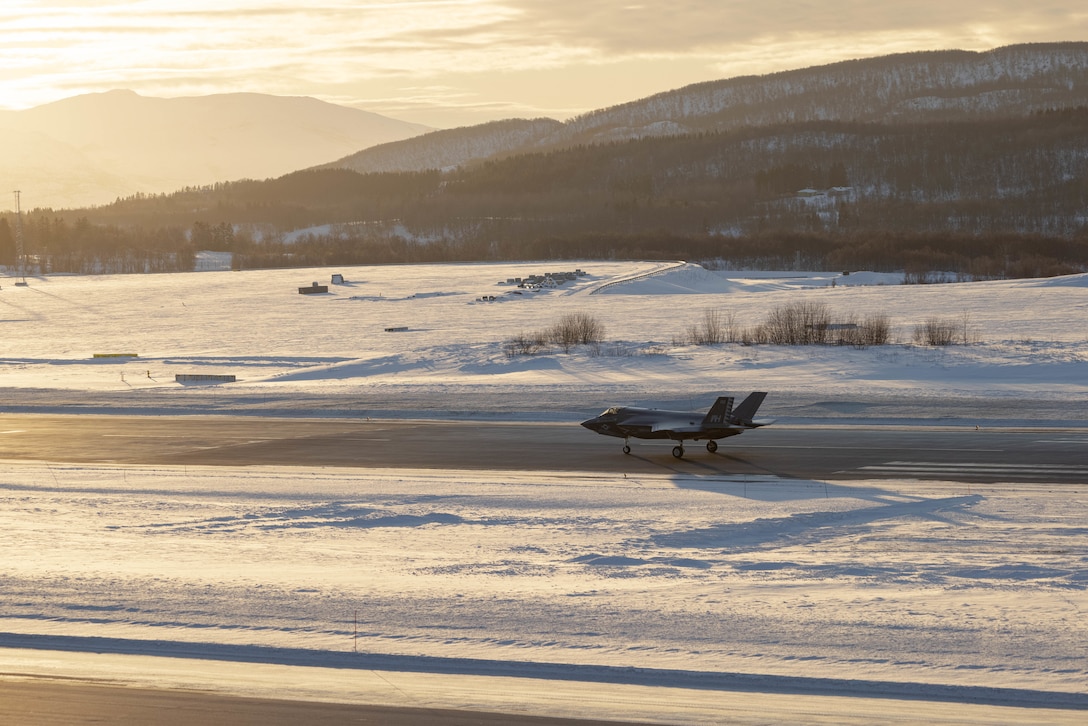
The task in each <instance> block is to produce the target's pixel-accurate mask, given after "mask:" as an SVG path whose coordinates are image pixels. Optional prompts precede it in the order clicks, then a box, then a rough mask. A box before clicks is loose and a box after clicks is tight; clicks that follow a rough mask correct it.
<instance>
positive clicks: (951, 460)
mask: <svg viewBox="0 0 1088 726" xmlns="http://www.w3.org/2000/svg"><path fill="white" fill-rule="evenodd" d="M622 445H623V440H622V439H618V438H611V437H605V436H599V435H596V434H594V433H592V432H590V431H587V430H586V429H584V428H582V427H580V426H579V425H578V424H577V423H576V422H571V423H551V422H546V423H545V422H541V423H533V422H488V421H414V420H374V421H367V420H359V419H269V418H257V417H155V416H80V415H74V416H53V415H29V414H28V415H10V414H9V415H5V416H3V417H2V418H0V459H6V460H34V461H47V462H57V463H68V464H80V463H84V464H91V463H96V464H136V465H189V466H197V465H202V466H305V467H314V466H328V467H366V468H423V469H460V470H515V471H540V472H548V471H588V472H605V473H607V472H613V473H621V472H622V473H628V474H630V473H638V474H646V473H657V474H678V475H679V474H682V475H686V476H775V477H783V478H796V479H816V480H827V479H831V480H834V479H928V480H950V481H968V482H997V481H1025V482H1034V483H1054V484H1071V483H1081V484H1083V483H1085V482H1088V459H1086V457H1085V456H1084V453H1083V452H1084V451H1086V450H1088V429H1078V428H1072V429H1046V428H1021V429H992V428H990V429H987V428H983V429H975V428H973V427H917V426H911V427H907V426H903V427H897V426H861V425H854V426H792V427H791V426H769V427H765V428H761V429H758V430H755V431H748V432H746V433H744V434H743V435H741V436H734V437H731V438H728V439H724V440H722V442H721V446H720V448H719V449H718V451H717V452H716V453H714V454H711V453H710V452H708V451H707V450H706V449H705V448H704V447H703V445H702V444H701V443H699V442H690V441H689V442H687V444H686V446H685V455H684V457H683V458H682V459H677V458H675V457H674V456H673V455H672V454H671V450H672V442H668V441H639V440H632V448H633V451H632V453H631V454H630V455H624V454H623V453H622V451H621V447H622Z"/></svg>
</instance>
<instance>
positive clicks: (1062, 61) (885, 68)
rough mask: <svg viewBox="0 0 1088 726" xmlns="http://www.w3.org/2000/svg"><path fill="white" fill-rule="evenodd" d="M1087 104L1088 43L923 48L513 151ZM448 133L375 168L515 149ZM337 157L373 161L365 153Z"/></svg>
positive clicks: (387, 154) (692, 95)
mask: <svg viewBox="0 0 1088 726" xmlns="http://www.w3.org/2000/svg"><path fill="white" fill-rule="evenodd" d="M1086 105H1088V43H1053V44H1031V45H1015V46H1007V47H1004V48H996V49H994V50H991V51H988V52H982V53H976V52H969V51H933V52H919V53H908V54H899V55H891V56H885V57H879V58H870V59H864V60H854V61H847V62H842V63H835V64H831V65H826V66H817V67H813V68H805V69H799V70H793V71H785V72H781V73H774V74H770V75H766V76H749V77H741V78H731V79H724V80H720V81H710V82H706V83H699V84H695V85H692V86H686V87H684V88H680V89H676V90H672V91H667V92H664V93H660V94H656V95H654V96H650V97H649V98H644V99H640V100H636V101H631V102H630V103H625V104H622V105H619V106H613V107H611V108H605V109H600V110H597V111H592V112H590V113H587V114H583V115H582V116H579V117H576V118H574V119H571V120H569V121H567V122H566V123H563V124H561V125H559V124H555V125H553V126H548V125H543V126H540V127H539V128H537V129H536V130H535V131H536V132H535V134H533V135H532V136H531V137H529V138H525V139H523V140H522V143H521V146H520V149H518V150H519V151H521V152H523V153H524V152H532V151H537V150H540V149H549V148H563V147H570V146H574V145H577V144H586V143H606V142H612V141H622V140H626V139H637V138H644V137H652V136H678V135H684V134H690V133H698V132H703V131H728V130H730V129H736V128H741V127H765V126H775V125H780V124H793V123H801V122H808V121H851V122H863V123H865V122H876V123H881V122H892V121H897V122H910V121H924V120H928V121H932V120H955V119H972V118H986V117H1000V116H1017V117H1020V116H1026V115H1029V114H1032V113H1036V112H1039V111H1045V110H1053V109H1062V108H1076V107H1082V106H1086ZM489 132H490V129H489V128H488V127H487V126H481V127H472V128H470V129H462V130H459V134H458V136H457V137H449V139H450V140H449V142H448V143H449V144H450V145H451V146H452V145H455V144H457V143H458V142H457V141H455V140H454V139H455V138H456V139H460V138H463V137H465V136H468V135H471V134H477V135H480V136H483V137H488V136H490V133H489ZM446 138H447V137H443V136H439V135H435V134H430V135H424V136H421V137H419V138H416V139H411V140H407V141H401V142H394V143H391V144H389V145H387V146H386V147H385V148H384V149H383V150H382V152H381V156H380V159H381V161H380V166H378V165H375V166H374V167H373V169H374V170H381V171H392V170H401V171H411V170H420V169H440V168H445V167H447V166H449V165H450V164H449V162H450V160H451V159H454V158H460V159H461V160H460V161H459V162H458V163H462V164H463V163H467V162H469V161H474V160H480V159H485V158H489V157H492V156H493V155H495V154H497V153H509V152H510V151H511V150H512V149H511V147H510V146H509V145H508V144H500V143H497V142H496V143H494V144H493V145H488V144H479V145H478V146H477V147H476V149H475V150H474V153H473V155H472V156H470V157H467V158H466V157H464V156H463V154H461V155H458V154H455V153H453V151H452V149H446V148H444V146H445V144H446V143H447V142H446ZM507 139H508V140H509V137H507ZM461 149H462V150H464V147H463V146H462V147H461ZM364 158H365V155H364ZM336 165H338V166H339V165H342V166H345V167H347V168H357V169H369V168H371V167H369V166H368V165H366V164H364V163H363V159H355V160H349V159H344V160H341V161H340V162H337V163H336Z"/></svg>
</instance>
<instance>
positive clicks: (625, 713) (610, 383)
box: [0, 262, 1088, 723]
mask: <svg viewBox="0 0 1088 726" xmlns="http://www.w3.org/2000/svg"><path fill="white" fill-rule="evenodd" d="M578 267H580V268H582V269H583V270H585V272H586V273H587V274H586V275H584V276H582V277H579V278H578V279H577V281H575V282H572V283H567V284H565V285H562V286H560V287H558V288H556V289H545V290H540V291H537V292H529V291H525V290H519V289H518V288H516V287H515V286H513V285H509V284H506V280H507V279H508V278H513V277H525V276H528V275H530V274H533V273H542V272H547V271H565V270H574V269H575V268H578ZM333 273H340V274H343V275H344V278H345V280H346V282H345V283H344V284H342V285H333V284H329V292H328V293H326V294H316V295H302V294H299V293H298V290H297V288H299V287H302V286H307V285H309V284H310V283H311V282H313V281H315V280H316V281H318V282H319V283H321V284H328V283H329V280H330V277H331V275H332V274H333ZM622 280H631V281H630V282H626V283H623V284H613V283H617V282H620V281H622ZM895 282H896V280H895V279H894V278H890V277H885V276H877V275H871V274H864V273H854V274H852V275H850V276H848V277H842V276H837V275H835V276H832V275H815V274H813V275H801V274H798V273H778V274H769V273H759V274H756V273H734V274H729V273H710V272H707V271H705V270H702V269H701V268H697V267H695V266H692V265H684V264H678V263H646V262H611V263H599V262H585V263H577V264H576V263H534V264H502V265H453V266H434V265H429V266H395V267H368V268H349V269H336V270H283V271H260V272H204V273H194V274H190V275H185V274H182V275H161V276H109V277H53V278H45V279H31V280H29V283H30V284H29V285H28V286H26V287H15V286H13V285H12V284H10V283H9V282H8V281H7V280H0V286H2V289H0V330H3V332H4V335H3V336H2V337H0V393H2V395H3V399H2V400H0V435H14V433H13V431H14V429H15V428H16V427H15V425H14V424H12V423H10V422H13V421H16V419H11V418H10V417H9V423H5V421H4V415H3V414H4V413H5V412H6V413H12V412H31V413H33V412H57V411H104V410H107V411H117V412H134V411H135V412H143V413H148V414H161V413H209V412H211V413H234V412H241V413H246V414H253V415H256V414H262V413H265V414H268V413H271V414H277V415H305V416H314V415H330V416H349V415H355V416H361V415H367V416H381V415H397V416H451V415H454V416H472V417H500V416H501V417H507V418H524V419H540V418H547V419H551V420H558V421H566V420H569V421H571V422H574V421H577V420H579V418H580V417H581V416H582V415H583V414H587V413H595V412H596V411H597V409H599V408H601V407H603V406H604V405H609V404H615V403H643V404H651V405H657V404H662V405H666V404H667V405H672V404H676V403H680V404H684V405H689V404H690V405H691V406H693V407H705V406H707V405H709V403H710V400H711V396H713V395H715V394H717V393H719V392H734V393H737V394H744V393H746V392H747V391H749V390H753V389H759V390H767V391H770V392H771V395H770V396H769V397H768V399H767V403H766V404H765V406H764V409H762V410H761V412H760V413H761V415H764V414H765V415H767V416H769V417H775V418H778V419H779V421H786V422H791V423H794V424H798V423H800V424H803V423H806V422H820V421H825V420H828V419H829V418H830V419H832V420H840V421H842V420H850V421H857V420H865V421H869V422H870V423H873V424H880V423H883V422H884V421H886V420H888V421H902V420H903V419H913V420H918V421H927V420H934V419H940V420H941V422H942V423H952V424H953V425H955V424H956V423H960V422H962V423H967V422H970V423H972V424H973V423H975V422H977V421H985V422H987V423H988V424H989V425H996V424H1000V423H1002V422H1012V423H1015V424H1017V425H1021V424H1024V423H1029V424H1040V425H1045V426H1046V427H1047V428H1064V429H1066V432H1065V433H1057V434H1055V435H1062V436H1068V437H1071V438H1081V439H1083V438H1084V432H1083V428H1085V427H1086V426H1088V414H1086V413H1085V411H1086V409H1088V406H1086V404H1088V325H1086V323H1085V313H1086V312H1088V276H1086V275H1081V276H1073V277H1067V278H1056V279H1052V280H1026V281H1008V282H988V283H971V284H949V285H937V286H902V285H897V284H894V283H895ZM500 283H501V284H500ZM832 283H834V284H832ZM516 292H521V293H522V294H515V293H516ZM492 296H493V297H495V298H496V299H495V300H493V301H492V300H486V299H482V298H487V297H492ZM795 300H816V301H821V302H826V303H827V305H828V306H829V307H830V308H831V310H832V312H833V313H835V314H841V315H843V316H846V315H851V314H857V315H865V314H867V313H870V312H882V313H885V314H887V315H888V317H889V318H890V320H891V322H892V325H893V338H894V339H895V340H896V341H897V342H896V343H895V344H893V345H889V346H882V347H879V348H869V349H862V350H856V349H853V348H837V347H820V348H780V347H773V346H748V347H746V346H740V345H723V346H691V345H686V344H684V343H683V339H684V337H685V332H686V330H687V328H688V327H689V326H690V325H691V324H694V323H698V322H699V321H700V320H701V319H702V316H703V314H704V311H705V310H708V309H711V310H719V311H722V312H723V313H726V314H732V315H734V316H735V320H736V322H737V324H738V325H741V326H750V325H754V324H756V323H758V322H760V321H761V320H762V318H763V316H765V315H766V313H767V312H768V311H770V310H771V309H773V308H775V307H776V306H779V305H781V304H783V303H786V302H792V301H795ZM572 312H586V313H589V314H591V315H593V316H595V317H596V318H597V319H599V320H600V321H601V322H602V323H603V325H604V327H605V338H606V342H605V343H604V344H602V345H601V346H599V348H597V349H593V350H590V349H576V350H573V351H571V352H570V353H564V352H562V351H559V350H552V351H548V352H546V353H542V354H539V355H535V356H517V357H509V356H507V355H506V354H505V353H504V349H503V343H504V341H506V340H508V339H510V338H511V337H513V336H515V335H518V334H519V333H528V332H532V331H535V330H539V329H541V328H544V327H547V326H549V325H551V324H552V323H554V322H555V321H557V320H558V319H559V318H560V317H561V316H562V315H564V314H566V313H572ZM931 317H940V318H943V319H954V320H956V321H959V322H960V323H961V324H963V325H965V326H966V328H967V331H968V337H969V338H970V339H971V340H972V341H974V342H972V344H971V345H968V346H952V347H948V348H941V349H933V348H928V347H920V346H915V345H912V344H910V339H911V332H912V330H913V326H914V325H916V324H917V323H920V322H923V321H924V320H926V319H928V318H931ZM387 328H394V329H396V330H393V331H389V332H387V330H386V329H387ZM95 354H110V355H117V354H136V355H138V357H110V358H95V357H93V356H94V355H95ZM176 374H190V375H191V374H212V375H234V376H236V377H237V381H236V382H233V383H223V384H211V383H205V384H201V383H178V382H176V381H175V379H174V376H175V375H176ZM590 435H591V434H589V433H588V432H587V436H590ZM1084 484H1088V482H1085V483H1084ZM1086 533H1088V486H1083V485H1080V484H1074V485H1069V486H1041V485H1037V484H1021V483H1018V482H1016V481H1009V482H1006V483H1001V484H996V485H985V486H982V487H980V486H978V485H966V484H962V483H955V482H918V481H869V482H833V481H827V482H824V481H785V480H778V479H773V478H766V479H753V478H751V477H748V478H746V479H736V480H734V479H730V478H719V477H713V478H707V477H690V478H683V477H681V478H677V477H668V478H665V477H653V476H647V477H638V478H631V479H627V478H625V477H623V476H622V475H619V474H617V475H616V476H610V475H600V474H589V473H585V474H579V473H572V474H567V475H556V474H554V473H547V472H539V473H529V474H526V473H524V472H520V473H518V472H503V471H495V472H487V473H480V472H457V471H450V472H435V471H407V470H395V471H394V470H390V471H381V470H342V469H341V470H337V469H320V470H317V471H313V470H310V469H306V470H299V469H289V468H255V469H244V470H237V469H216V468H200V469H194V468H192V467H189V468H173V467H108V466H73V465H68V464H64V463H56V464H20V463H12V462H6V463H5V464H4V466H3V468H2V469H0V552H3V553H4V554H3V559H2V561H0V562H2V564H0V673H23V674H46V675H63V676H81V677H82V676H86V677H91V676H94V677H100V678H106V679H116V680H120V681H123V682H132V683H151V684H165V685H171V686H179V687H193V688H210V689H217V690H227V691H230V692H238V693H246V694H251V695H252V694H265V695H267V694H276V695H279V696H283V697H294V698H316V699H331V700H344V701H353V700H359V701H370V702H378V703H391V704H397V705H410V706H454V707H462V708H485V709H489V710H502V711H510V712H527V713H546V714H565V715H582V716H586V717H604V718H628V719H643V720H647V721H663V722H670V723H716V722H720V721H721V720H722V719H723V715H724V714H730V716H732V717H736V718H737V719H738V722H741V723H749V722H750V723H765V722H767V720H768V711H769V710H771V709H773V708H775V709H779V710H778V713H779V714H790V717H791V718H792V720H800V721H802V722H805V721H809V720H815V719H816V718H817V717H819V718H823V719H825V720H827V719H828V718H830V720H832V721H835V722H840V723H871V722H873V721H876V720H883V721H886V722H891V721H895V720H900V721H903V722H911V721H921V720H927V721H929V722H939V721H955V720H959V721H962V722H967V721H969V722H973V723H1011V722H1017V723H1029V722H1038V723H1058V722H1067V723H1079V722H1080V721H1081V719H1082V718H1083V714H1084V709H1086V708H1088V666H1086V665H1085V664H1086V662H1088V660H1086V656H1088V650H1086V645H1085V644H1086V643H1088V624H1086V623H1085V615H1086V613H1088V594H1086V587H1088V538H1086V536H1085V535H1086ZM752 692H756V693H757V694H758V695H752ZM767 693H772V694H775V695H774V696H773V697H771V696H767V695H765V694H767ZM811 694H825V695H822V696H820V697H819V698H816V699H813V698H811V697H810V695H811ZM826 694H837V696H835V697H832V696H829V695H826ZM839 696H849V697H850V698H839ZM927 701H932V702H927ZM1041 706H1051V707H1052V708H1042V707H1041ZM1054 709H1076V710H1064V711H1062V710H1054ZM770 720H772V721H773V720H775V719H774V718H771V719H770Z"/></svg>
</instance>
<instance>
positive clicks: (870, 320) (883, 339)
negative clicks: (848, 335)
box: [859, 313, 892, 345]
mask: <svg viewBox="0 0 1088 726" xmlns="http://www.w3.org/2000/svg"><path fill="white" fill-rule="evenodd" d="M859 330H860V332H861V345H887V344H888V340H889V339H890V338H891V335H892V324H891V321H890V320H889V319H888V316H887V314H885V313H872V314H870V315H868V316H866V318H865V320H863V321H862V323H861V325H860V326H859Z"/></svg>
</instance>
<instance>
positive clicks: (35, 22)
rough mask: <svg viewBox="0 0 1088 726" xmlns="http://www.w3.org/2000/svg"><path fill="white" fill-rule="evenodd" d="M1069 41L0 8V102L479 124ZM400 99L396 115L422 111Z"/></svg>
mask: <svg viewBox="0 0 1088 726" xmlns="http://www.w3.org/2000/svg"><path fill="white" fill-rule="evenodd" d="M1086 35H1088V13H1086V12H1085V11H1083V10H1081V8H1080V7H1079V5H1078V4H1074V3H1071V2H1065V3H1062V2H1055V1H1054V0H1042V4H1038V3H1036V4H1023V3H1022V0H1017V1H1016V2H1014V1H1013V0H998V2H996V3H995V2H990V1H988V2H985V3H983V2H978V1H977V0H976V1H972V0H964V2H961V3H948V2H947V1H946V0H941V1H940V2H938V1H937V0H915V1H913V2H906V1H905V0H904V1H900V2H887V3H873V2H872V1H871V0H866V1H865V2H862V1H861V0H840V1H839V2H835V3H829V2H826V1H823V0H763V1H762V2H759V3H755V2H750V1H745V2H742V1H741V0H675V1H674V2H670V3H661V2H648V1H646V0H590V1H588V2H587V0H386V1H385V2H380V1H379V2H351V1H349V0H315V1H314V2H307V3H299V2H297V0H295V1H292V2H288V1H287V0H215V1H214V2H212V1H210V0H102V1H99V0H87V1H85V2H79V1H69V2H60V1H57V0H52V1H50V0H41V1H36V0H5V2H4V3H3V4H2V6H0V37H3V38H4V43H3V44H0V104H5V103H6V104H9V105H11V106H14V107H26V106H30V105H35V104H37V103H43V102H46V101H50V100H56V99H57V98H60V97H62V96H66V95H73V94H74V93H81V92H90V91H101V90H107V89H110V88H132V89H134V90H137V91H139V92H141V93H145V94H149V95H164V96H170V95H192V94H203V93H210V92H216V91H238V90H247V91H256V92H264V93H279V94H285V95H286V94H290V95H316V96H319V97H325V98H330V99H331V98H347V97H354V98H368V97H370V98H388V99H393V98H395V96H396V95H397V94H398V93H399V92H401V91H404V89H408V88H420V87H435V88H437V87H442V88H447V89H450V90H449V91H448V93H443V94H436V95H435V96H434V97H433V103H434V104H441V103H443V99H445V101H446V102H452V103H453V106H454V107H455V108H470V107H471V108H474V109H476V110H477V112H478V113H479V114H481V115H487V114H497V113H500V112H501V111H502V110H510V109H520V110H523V111H525V112H526V113H525V114H524V115H531V114H532V112H533V111H541V112H544V113H548V112H549V111H550V110H554V111H556V112H557V113H561V114H566V115H569V113H567V111H569V112H573V113H577V112H581V111H585V110H589V109H590V108H593V107H596V106H600V105H607V104H610V103H615V102H618V101H622V100H630V99H632V98H635V97H637V95H627V96H625V97H620V98H617V97H616V96H617V95H618V94H619V93H624V94H628V93H630V94H642V93H643V92H644V91H645V92H646V93H652V92H655V91H661V90H667V89H669V88H676V87H679V86H682V85H685V84H686V83H691V82H695V81H700V80H708V79H710V78H716V77H728V76H732V75H742V74H752V73H767V72H771V71H776V70H788V69H791V68H797V67H802V66H806V65H815V64H819V63H825V62H831V61H835V60H843V59H846V58H855V57H867V56H874V55H881V54H884V53H889V52H899V51H908V50H923V49H938V48H965V49H973V50H982V49H987V48H991V47H994V46H998V45H1006V44H1010V43H1017V42H1027V41H1053V40H1065V39H1077V38H1083V37H1085V36H1086ZM548 74H552V75H550V76H549V75H548ZM610 74H611V75H610ZM632 74H636V75H638V76H639V77H637V78H634V77H630V76H631V75H632ZM610 78H611V80H610ZM591 83H592V84H598V85H597V86H595V87H594V86H591V85H589V84H591ZM651 84H652V85H651ZM489 87H491V88H495V89H502V90H501V94H502V95H492V94H491V93H490V92H489ZM404 92H405V99H404V101H403V102H401V104H400V106H402V107H410V108H417V109H423V108H425V107H426V105H427V103H428V101H427V100H426V99H424V98H423V97H421V96H423V95H426V94H414V93H412V92H408V91H404ZM560 92H565V93H567V94H568V96H569V98H568V99H566V100H564V99H563V98H561V97H559V96H558V95H557V94H559V93H560ZM449 94H452V95H449ZM534 94H535V95H534ZM545 97H546V98H545ZM454 99H456V101H454ZM594 99H597V101H599V103H598V102H595V100H594ZM394 105H396V104H394ZM373 110H379V111H380V109H373ZM413 120H419V121H423V122H424V123H428V121H427V120H426V119H424V118H422V117H419V116H418V115H417V117H416V118H415V119H413Z"/></svg>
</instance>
